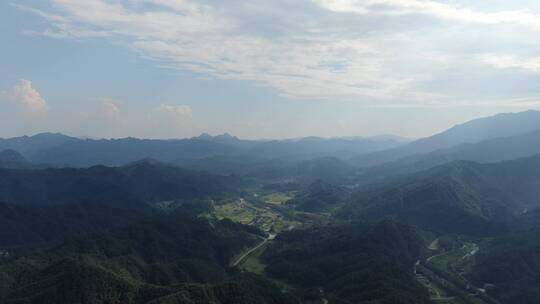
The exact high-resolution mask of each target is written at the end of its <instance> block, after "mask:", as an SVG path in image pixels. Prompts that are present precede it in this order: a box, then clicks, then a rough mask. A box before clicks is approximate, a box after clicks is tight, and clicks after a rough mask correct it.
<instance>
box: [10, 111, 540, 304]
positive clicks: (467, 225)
mask: <svg viewBox="0 0 540 304" xmlns="http://www.w3.org/2000/svg"><path fill="white" fill-rule="evenodd" d="M537 115H538V113H536V112H525V113H521V114H513V115H502V116H495V117H490V118H485V119H481V120H479V121H472V122H470V123H466V124H463V125H459V126H456V127H455V128H452V129H450V130H447V131H445V132H442V133H440V134H437V135H435V136H433V137H429V138H425V139H421V140H417V141H407V140H398V139H396V138H390V139H388V138H383V139H381V138H371V139H365V138H349V139H345V138H342V139H323V138H304V139H295V140H283V141H274V140H268V141H265V140H261V141H256V140H242V139H238V138H236V137H233V136H230V135H222V136H210V135H201V136H200V137H196V138H192V139H186V140H170V141H162V140H139V139H134V138H127V139H121V140H90V139H84V140H82V139H78V138H72V137H68V136H65V135H61V134H40V135H37V136H33V137H20V138H11V139H1V140H0V227H2V228H1V229H0V303H11V304H15V303H16V304H42V303H50V304H53V303H54V304H56V303H70V304H71V303H74V304H112V303H132V304H176V303H178V304H180V303H197V304H206V303H209V304H210V303H212V304H233V303H234V304H236V303H240V304H243V303H246V304H259V303H262V304H265V303H268V304H280V303H291V304H296V303H298V304H299V303H306V304H349V303H365V304H368V303H369V304H379V303H380V304H383V303H384V304H392V303H402V304H412V303H448V304H463V303H466V304H506V303H509V304H518V303H520V304H521V303H525V304H529V303H530V304H532V303H539V302H540V293H539V292H538V290H539V289H538V286H539V285H538V282H539V281H540V263H539V261H540V255H539V253H540V202H539V201H538V197H540V156H538V154H537V153H540V150H538V149H537V148H538V147H537V141H534V140H532V139H531V138H533V137H534V136H535V134H537V132H538V130H537V129H536V128H537V127H538V126H537V124H536V123H535V122H536V119H537V118H538V119H540V116H537ZM519 121H522V122H526V123H524V124H521V125H519V126H515V124H516V122H519ZM509 126H512V127H509ZM504 128H507V129H504ZM502 129H504V130H505V131H504V132H502V131H501V132H502V133H500V134H504V135H505V137H497V134H499V131H500V130H502ZM493 130H498V131H493ZM505 143H513V144H515V145H513V146H512V147H511V148H510V147H509V148H507V149H498V148H496V147H498V146H499V145H505ZM2 149H5V151H3V152H1V151H2ZM132 149H134V150H132ZM495 150H496V151H495ZM537 150H538V151H537ZM122 153H124V154H125V155H126V156H125V157H122ZM484 156H485V157H484Z"/></svg>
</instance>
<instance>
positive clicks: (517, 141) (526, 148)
mask: <svg viewBox="0 0 540 304" xmlns="http://www.w3.org/2000/svg"><path fill="white" fill-rule="evenodd" d="M539 153H540V130H537V131H534V132H531V133H526V134H522V135H518V136H512V137H501V138H496V139H490V140H486V141H481V142H479V143H474V144H461V145H458V146H455V147H452V148H448V149H441V150H437V151H434V152H431V153H427V154H417V155H412V156H408V157H405V158H402V159H399V160H396V161H392V162H388V163H385V164H382V165H378V166H374V167H370V168H366V169H364V170H363V173H362V174H360V176H359V178H358V180H359V181H360V182H362V183H365V182H373V181H376V180H380V179H383V178H387V177H390V176H396V175H400V174H410V173H414V172H418V171H422V170H426V169H429V168H432V167H435V166H438V165H442V164H445V163H447V162H450V161H454V160H468V161H474V162H479V163H491V162H500V161H505V160H513V159H518V158H523V157H529V156H533V155H536V154H539Z"/></svg>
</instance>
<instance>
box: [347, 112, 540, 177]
mask: <svg viewBox="0 0 540 304" xmlns="http://www.w3.org/2000/svg"><path fill="white" fill-rule="evenodd" d="M539 129H540V112H539V111H527V112H521V113H515V114H513V113H512V114H499V115H495V116H492V117H486V118H480V119H475V120H472V121H469V122H466V123H464V124H461V125H457V126H455V127H453V128H450V129H448V130H446V131H444V132H442V133H439V134H436V135H433V136H430V137H427V138H423V139H419V140H416V141H414V142H412V143H409V144H407V145H404V146H401V147H397V148H394V149H388V150H385V151H381V152H374V153H371V154H367V155H361V156H358V157H356V158H354V161H353V162H354V163H355V164H357V165H359V166H364V167H365V166H374V165H378V164H383V163H386V162H390V161H394V160H398V159H400V158H404V157H407V156H411V155H415V154H425V153H429V152H433V151H436V150H441V149H447V148H451V147H453V146H457V145H460V144H465V143H478V142H481V141H485V140H490V139H495V138H501V137H512V136H517V135H522V134H527V133H531V132H533V131H536V130H539ZM486 148H487V147H486ZM518 148H519V147H518ZM486 151H487V150H486ZM503 151H508V149H505V150H503ZM529 155H530V154H529ZM521 156H526V155H521ZM518 157H519V155H518ZM458 159H459V158H458ZM503 159H504V158H503ZM486 161H490V160H486Z"/></svg>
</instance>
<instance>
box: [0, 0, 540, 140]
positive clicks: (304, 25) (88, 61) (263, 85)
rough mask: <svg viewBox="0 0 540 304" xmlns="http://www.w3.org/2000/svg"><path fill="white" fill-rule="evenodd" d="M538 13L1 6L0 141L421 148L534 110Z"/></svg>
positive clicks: (75, 2) (155, 0)
mask: <svg viewBox="0 0 540 304" xmlns="http://www.w3.org/2000/svg"><path fill="white" fill-rule="evenodd" d="M539 32H540V4H538V3H536V4H535V1H529V0H528V1H525V0H518V1H500V0H499V1H489V3H487V2H486V1H472V0H468V1H465V0H456V1H432V0H362V1H360V0H297V1H287V0H271V1H269V0H264V1H263V0H253V1H239V0H230V1H218V0H200V1H195V0H167V1H165V0H50V1H44V0H42V1H26V0H10V1H2V3H0V39H1V41H3V43H2V47H0V136H2V137H8V136H16V135H22V134H34V133H37V132H43V131H52V132H63V133H68V134H71V135H79V136H97V137H124V136H136V137H152V138H180V137H190V136H194V135H197V134H199V133H201V132H209V133H213V134H217V133H223V132H229V133H233V134H235V135H238V136H240V137H244V138H286V137H299V136H310V135H318V136H369V135H376V134H389V133H391V134H397V135H402V136H408V137H421V136H426V135H430V134H432V133H435V132H438V131H441V130H444V129H446V128H448V127H450V126H452V125H454V124H456V123H460V122H464V121H467V120H469V119H472V118H475V117H480V116H485V115H491V114H494V113H498V112H516V111H522V110H527V109H538V108H540V86H538V83H539V80H540V77H539V76H540V41H539V40H538V39H537V37H538V33H539Z"/></svg>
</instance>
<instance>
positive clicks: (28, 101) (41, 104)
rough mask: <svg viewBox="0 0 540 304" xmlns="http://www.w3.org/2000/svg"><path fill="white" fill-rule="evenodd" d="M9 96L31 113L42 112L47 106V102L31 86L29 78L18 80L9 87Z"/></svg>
mask: <svg viewBox="0 0 540 304" xmlns="http://www.w3.org/2000/svg"><path fill="white" fill-rule="evenodd" d="M9 97H10V100H11V101H12V102H13V103H15V104H17V105H19V106H21V107H22V108H23V109H24V110H26V111H29V112H32V113H38V112H43V111H46V110H47V108H48V106H47V102H46V101H45V99H43V97H41V94H39V92H38V91H37V90H36V89H34V88H33V87H32V81H30V80H26V79H21V80H19V82H18V83H17V84H16V85H15V86H14V87H13V88H12V89H11V92H10V93H9Z"/></svg>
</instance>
